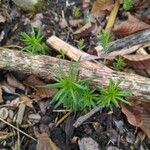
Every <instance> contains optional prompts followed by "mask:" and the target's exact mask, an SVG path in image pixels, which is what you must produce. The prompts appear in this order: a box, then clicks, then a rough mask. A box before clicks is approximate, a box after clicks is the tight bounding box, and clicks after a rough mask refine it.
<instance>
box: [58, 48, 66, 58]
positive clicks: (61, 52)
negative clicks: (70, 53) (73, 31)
mask: <svg viewBox="0 0 150 150" xmlns="http://www.w3.org/2000/svg"><path fill="white" fill-rule="evenodd" d="M56 57H57V58H59V59H65V53H64V51H62V50H60V54H59V55H57V56H56Z"/></svg>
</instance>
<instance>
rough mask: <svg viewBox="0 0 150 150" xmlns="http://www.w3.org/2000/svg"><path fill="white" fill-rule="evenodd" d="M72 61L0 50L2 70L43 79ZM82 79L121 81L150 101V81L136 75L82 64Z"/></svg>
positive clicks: (123, 84) (134, 92) (106, 82)
mask: <svg viewBox="0 0 150 150" xmlns="http://www.w3.org/2000/svg"><path fill="white" fill-rule="evenodd" d="M69 64H70V61H67V60H61V59H58V58H54V57H50V56H42V55H41V56H39V55H37V56H32V55H30V54H28V53H25V52H20V51H15V50H9V49H3V50H0V69H5V70H10V71H21V72H23V73H27V74H36V75H38V76H40V77H43V78H51V77H52V76H55V74H54V70H55V69H56V68H57V66H58V65H61V66H62V67H63V68H64V69H65V70H66V71H67V70H68V66H69ZM79 68H80V77H81V78H85V77H91V76H96V77H97V79H96V80H94V82H93V83H94V84H99V83H102V84H103V85H108V82H109V79H113V80H118V79H121V80H122V83H121V85H120V87H121V88H123V89H129V90H131V92H132V93H133V94H134V95H136V96H140V97H143V98H144V99H145V100H149V101H150V92H149V91H150V79H149V78H145V77H141V76H138V75H135V74H129V73H122V72H116V71H112V70H107V69H106V68H103V67H102V68H100V67H97V65H96V64H95V65H91V66H90V64H89V65H88V66H86V65H85V63H84V62H82V63H80V66H79Z"/></svg>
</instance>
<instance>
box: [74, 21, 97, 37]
mask: <svg viewBox="0 0 150 150" xmlns="http://www.w3.org/2000/svg"><path fill="white" fill-rule="evenodd" d="M95 29H97V23H96V20H94V21H91V22H88V23H86V24H85V25H84V26H83V27H81V28H80V29H78V30H77V31H75V32H74V33H73V35H74V36H75V38H77V39H79V38H81V37H85V36H86V35H88V34H89V33H91V32H92V31H94V30H95Z"/></svg>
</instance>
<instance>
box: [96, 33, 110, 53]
mask: <svg viewBox="0 0 150 150" xmlns="http://www.w3.org/2000/svg"><path fill="white" fill-rule="evenodd" d="M97 37H98V41H99V43H100V44H101V45H102V47H103V48H104V50H105V51H106V52H108V51H109V50H110V46H111V45H110V42H111V41H112V36H111V34H110V31H102V32H100V33H99V34H98V36H97Z"/></svg>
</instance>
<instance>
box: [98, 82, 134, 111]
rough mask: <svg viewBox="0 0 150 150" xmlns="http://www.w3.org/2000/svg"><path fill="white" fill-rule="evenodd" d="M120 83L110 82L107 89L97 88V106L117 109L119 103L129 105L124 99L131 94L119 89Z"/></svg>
mask: <svg viewBox="0 0 150 150" xmlns="http://www.w3.org/2000/svg"><path fill="white" fill-rule="evenodd" d="M120 83H121V81H117V82H115V81H113V80H110V81H109V85H108V87H103V86H99V88H100V92H101V95H100V99H99V101H98V104H100V105H102V106H103V107H110V108H112V106H113V105H114V106H116V107H119V101H122V102H124V103H126V104H129V102H128V101H127V100H126V99H125V97H126V96H129V95H131V94H130V92H128V91H125V90H121V89H119V84H120Z"/></svg>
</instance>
